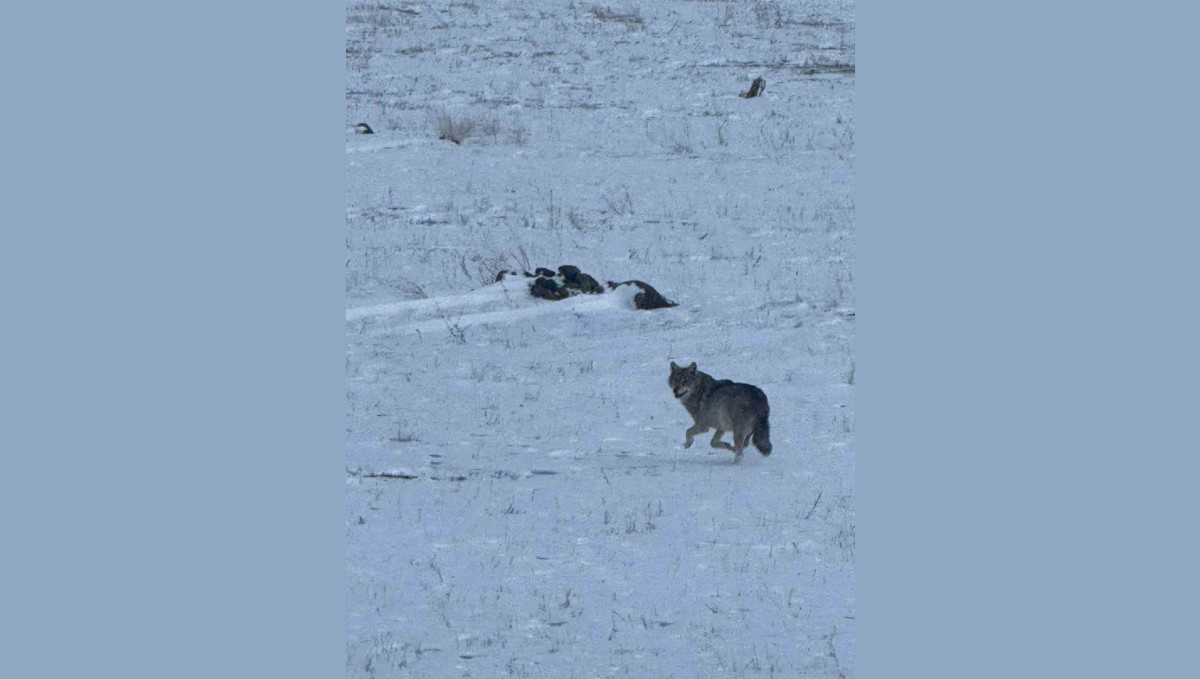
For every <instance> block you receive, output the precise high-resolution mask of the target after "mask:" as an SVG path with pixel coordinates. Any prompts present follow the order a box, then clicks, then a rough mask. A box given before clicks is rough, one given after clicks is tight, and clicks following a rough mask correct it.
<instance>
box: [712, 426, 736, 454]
mask: <svg viewBox="0 0 1200 679" xmlns="http://www.w3.org/2000/svg"><path fill="white" fill-rule="evenodd" d="M724 435H725V430H724V429H721V428H718V429H717V433H715V434H713V437H712V441H709V445H710V446H712V447H713V448H722V449H724V450H733V446H731V445H729V444H728V443H725V442H724V441H722V440H721V437H722V436H724Z"/></svg>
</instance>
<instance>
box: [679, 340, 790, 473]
mask: <svg viewBox="0 0 1200 679" xmlns="http://www.w3.org/2000/svg"><path fill="white" fill-rule="evenodd" d="M667 384H668V385H670V387H671V391H672V392H673V393H674V394H675V398H677V399H679V402H680V403H682V404H683V407H684V408H686V409H687V411H688V413H689V414H690V415H691V416H692V420H694V421H695V424H693V425H692V426H691V427H690V428H689V429H688V430H687V434H686V436H687V438H686V440H685V441H684V443H683V447H684V448H690V447H691V446H692V438H693V437H695V436H696V434H702V433H704V432H706V431H708V430H709V429H714V428H715V429H716V430H717V432H716V433H715V434H713V437H712V441H710V442H709V445H711V446H712V447H713V448H722V449H725V450H732V451H733V461H734V462H738V461H740V460H741V459H742V450H744V449H745V448H746V444H747V443H748V442H750V441H751V440H753V441H754V447H755V448H758V452H760V453H762V454H763V455H764V456H766V455H770V454H771V425H770V424H769V422H768V417H769V416H770V412H771V410H770V408H769V407H768V405H767V395H766V394H764V393H763V391H762V389H759V388H758V387H756V386H754V385H752V384H741V383H739V382H733V381H730V380H714V379H713V378H712V376H711V375H709V374H707V373H702V372H700V371H699V370H697V369H696V364H695V363H692V364H691V365H690V366H688V367H686V368H680V367H679V366H677V365H675V362H674V361H672V362H671V376H670V377H669V378H668V379H667ZM727 431H728V432H733V445H729V444H728V443H726V442H724V441H722V440H721V436H723V435H724V434H725V432H727Z"/></svg>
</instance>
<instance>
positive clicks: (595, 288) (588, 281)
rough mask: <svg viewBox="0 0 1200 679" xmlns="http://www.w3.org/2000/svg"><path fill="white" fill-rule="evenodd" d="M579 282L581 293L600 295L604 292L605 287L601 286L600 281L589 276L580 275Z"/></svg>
mask: <svg viewBox="0 0 1200 679" xmlns="http://www.w3.org/2000/svg"><path fill="white" fill-rule="evenodd" d="M577 280H578V283H579V291H580V292H582V293H584V294H587V295H598V294H600V293H602V292H604V286H602V285H600V282H599V281H597V280H596V279H595V278H592V277H591V276H589V275H588V274H585V273H581V274H579V276H578V277H577Z"/></svg>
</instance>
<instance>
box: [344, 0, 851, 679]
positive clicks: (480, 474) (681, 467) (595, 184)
mask: <svg viewBox="0 0 1200 679" xmlns="http://www.w3.org/2000/svg"><path fill="white" fill-rule="evenodd" d="M853 64H854V8H853V4H852V3H849V2H773V1H771V2H767V1H753V2H712V1H701V0H663V1H661V2H641V3H634V2H616V3H588V2H578V3H571V2H552V1H551V0H521V1H516V0H513V1H509V2H504V1H495V2H489V1H485V0H476V1H474V2H472V1H466V2H451V3H440V2H396V1H391V0H389V1H387V2H382V3H380V2H372V3H366V4H354V3H351V4H349V5H348V9H347V98H346V127H347V136H346V140H347V149H346V150H347V156H346V159H347V191H346V222H347V224H346V226H347V231H346V305H347V309H346V334H347V353H346V389H347V399H348V400H347V413H346V432H347V433H346V451H345V455H346V541H347V553H346V607H347V608H346V616H347V617H346V674H347V676H353V677H360V676H366V677H508V676H513V677H564V678H565V677H580V678H583V677H608V676H619V677H659V678H662V679H666V678H669V677H677V678H681V679H682V678H685V677H710V676H763V677H769V676H776V677H799V676H804V677H852V676H854V641H855V620H854V617H855V603H854V591H855V588H854V539H855V538H854V535H855V533H854V531H855V519H854V359H853V342H854V326H855V320H854V272H853V266H854V241H855V235H854V199H853V180H854V165H853V161H854V131H853V130H854V123H853V119H854V74H853V71H854V68H853ZM759 76H761V77H763V78H764V79H765V80H766V83H767V88H766V91H765V93H764V94H762V95H761V96H759V97H756V98H749V99H746V98H741V97H739V96H738V94H739V93H741V92H745V91H746V90H747V89H748V88H749V86H750V81H751V80H752V79H753V78H755V77H759ZM359 122H366V123H368V124H369V125H370V126H371V127H372V128H374V130H375V134H373V135H362V134H354V133H353V132H352V131H350V128H351V126H353V125H354V124H356V123H359ZM439 137H445V138H439ZM455 140H457V142H458V143H456V141H455ZM561 264H573V265H576V266H579V267H580V268H582V269H583V270H584V271H585V272H587V273H590V274H592V275H593V276H595V277H596V278H598V279H599V280H601V281H605V280H615V281H624V280H629V279H639V280H643V281H646V282H648V283H650V284H652V285H653V286H654V287H655V288H657V289H658V290H659V291H660V292H661V293H662V294H663V295H665V296H666V297H668V298H670V299H672V300H674V301H676V302H678V303H679V306H678V307H675V308H671V309H660V310H654V311H637V310H634V309H633V306H632V302H631V300H630V298H629V293H628V292H621V293H620V294H615V293H607V294H604V295H598V296H579V297H572V298H570V299H567V300H564V301H559V302H549V301H544V300H536V299H533V298H531V297H530V296H529V295H528V294H527V292H526V290H525V285H524V284H523V283H522V282H521V281H514V280H507V281H505V282H502V283H492V282H491V281H492V280H493V279H494V277H495V274H496V272H498V271H499V270H501V269H528V270H532V269H533V268H534V267H538V266H545V267H550V268H555V267H557V266H559V265H561ZM622 290H623V291H627V290H628V288H624V289H622ZM671 361H676V362H677V363H680V364H683V365H686V364H688V363H690V362H692V361H696V362H697V363H698V365H699V368H700V369H701V370H703V371H705V372H708V373H709V374H711V375H713V376H714V377H717V378H727V379H733V380H736V381H741V382H750V383H753V384H756V385H758V386H760V387H761V388H762V389H763V390H764V391H765V392H766V394H767V396H768V397H769V399H770V405H771V439H772V442H773V443H774V452H773V454H772V455H771V456H770V457H765V458H764V457H761V456H760V455H759V453H758V452H757V451H756V450H753V449H749V450H747V452H746V455H745V458H744V459H743V461H742V462H741V463H740V464H736V465H735V464H733V462H732V459H733V456H732V454H731V453H729V452H728V451H724V450H714V449H712V448H709V447H708V445H707V444H708V436H706V435H701V436H700V437H699V438H698V439H697V441H696V444H695V445H693V446H692V448H690V449H688V450H684V449H683V440H684V431H685V430H686V429H687V427H688V426H690V425H691V418H690V417H689V416H688V414H687V412H686V411H685V410H684V409H683V407H682V406H681V405H680V404H679V403H678V402H677V401H676V400H675V398H674V397H673V395H672V393H671V390H670V389H669V388H668V386H667V376H668V374H669V364H670V362H671ZM727 438H728V437H727Z"/></svg>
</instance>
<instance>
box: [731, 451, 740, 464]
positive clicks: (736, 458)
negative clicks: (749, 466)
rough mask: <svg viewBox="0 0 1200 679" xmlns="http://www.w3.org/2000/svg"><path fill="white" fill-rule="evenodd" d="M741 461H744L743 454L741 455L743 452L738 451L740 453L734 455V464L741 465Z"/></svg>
mask: <svg viewBox="0 0 1200 679" xmlns="http://www.w3.org/2000/svg"><path fill="white" fill-rule="evenodd" d="M741 461H742V453H741V451H738V452H736V453H734V454H733V463H734V464H737V463H739V462H741Z"/></svg>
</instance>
